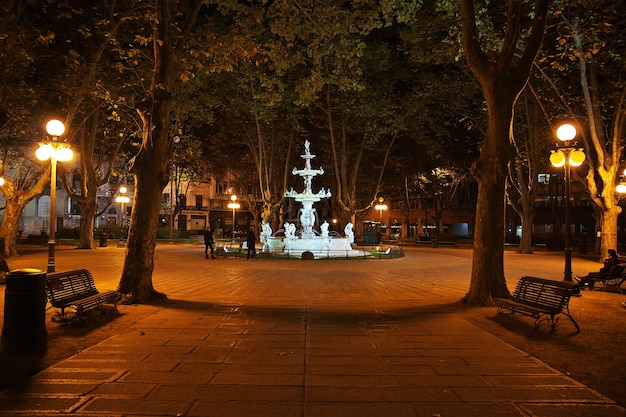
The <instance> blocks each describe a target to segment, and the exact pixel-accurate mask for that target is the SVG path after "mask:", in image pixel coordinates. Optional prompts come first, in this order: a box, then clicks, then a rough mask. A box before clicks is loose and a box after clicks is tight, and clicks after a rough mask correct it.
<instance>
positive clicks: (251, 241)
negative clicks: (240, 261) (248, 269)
mask: <svg viewBox="0 0 626 417" xmlns="http://www.w3.org/2000/svg"><path fill="white" fill-rule="evenodd" d="M255 244H256V236H255V234H254V227H251V228H250V230H248V236H247V237H246V245H247V246H248V256H247V259H248V260H250V259H255V256H256V248H255Z"/></svg>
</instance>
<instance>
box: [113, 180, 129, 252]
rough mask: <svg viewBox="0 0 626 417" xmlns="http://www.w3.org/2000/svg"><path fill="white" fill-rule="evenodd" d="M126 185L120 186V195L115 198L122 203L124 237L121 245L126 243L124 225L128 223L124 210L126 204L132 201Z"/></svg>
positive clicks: (121, 221) (121, 222)
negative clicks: (127, 193)
mask: <svg viewBox="0 0 626 417" xmlns="http://www.w3.org/2000/svg"><path fill="white" fill-rule="evenodd" d="M126 191H128V190H127V189H126V187H124V186H121V187H120V195H118V196H117V197H116V198H115V201H116V202H117V203H119V204H121V205H122V218H121V220H120V224H121V225H122V238H121V239H120V243H119V246H124V245H125V240H126V233H125V232H124V226H125V225H126V221H125V220H126V211H125V210H124V204H127V203H130V197H128V196H127V195H126Z"/></svg>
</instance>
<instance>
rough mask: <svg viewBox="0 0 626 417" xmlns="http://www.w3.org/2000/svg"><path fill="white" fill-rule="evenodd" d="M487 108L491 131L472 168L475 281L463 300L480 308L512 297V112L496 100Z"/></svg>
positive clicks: (472, 279) (473, 268) (488, 131)
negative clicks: (507, 223)
mask: <svg viewBox="0 0 626 417" xmlns="http://www.w3.org/2000/svg"><path fill="white" fill-rule="evenodd" d="M494 97H497V95H494ZM492 100H493V99H492ZM488 102H489V99H488ZM488 107H489V109H490V113H491V114H490V117H489V119H490V120H489V127H488V129H487V134H486V136H485V138H484V139H483V143H482V146H481V155H480V158H479V159H478V161H477V162H476V164H475V165H474V167H473V168H474V175H475V176H476V179H477V181H478V197H477V204H476V226H475V230H474V251H473V257H472V277H471V280H470V288H469V291H468V292H467V294H466V295H465V297H464V298H463V301H464V302H465V303H468V304H480V305H489V304H491V302H492V299H493V298H495V297H508V296H509V290H508V289H507V286H506V280H505V279H504V238H505V228H504V218H505V209H506V197H505V187H506V176H507V165H508V161H510V160H511V156H512V151H513V149H512V147H511V145H510V143H509V142H508V137H509V126H510V120H511V117H512V112H513V110H512V106H509V105H507V104H506V102H505V103H499V102H497V101H496V100H493V101H492V103H491V104H490V105H489V104H488ZM503 138H504V140H503ZM507 145H508V146H507Z"/></svg>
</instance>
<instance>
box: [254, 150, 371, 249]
mask: <svg viewBox="0 0 626 417" xmlns="http://www.w3.org/2000/svg"><path fill="white" fill-rule="evenodd" d="M309 146H310V143H309V141H308V140H307V141H305V142H304V155H300V157H301V158H302V159H304V161H305V164H304V169H297V168H294V169H293V171H292V174H293V175H298V176H300V177H302V178H303V180H304V191H303V192H301V193H298V192H296V191H295V190H294V189H293V187H292V188H291V189H290V190H288V191H286V192H285V197H287V198H293V199H294V200H295V201H297V202H298V203H301V204H302V208H301V209H300V211H299V214H300V216H299V220H300V227H299V228H298V226H297V225H296V224H295V223H289V222H286V223H285V224H284V225H283V229H282V231H283V232H284V237H282V236H274V235H272V229H271V227H270V226H269V224H267V223H265V222H264V223H263V224H262V225H261V234H260V235H261V243H262V244H263V250H264V251H269V252H272V253H286V254H288V255H290V256H292V255H297V256H299V255H301V254H302V253H303V252H311V253H313V255H315V256H323V257H326V256H344V257H345V256H363V251H360V250H354V249H352V243H354V232H353V231H352V227H353V226H352V223H348V224H347V225H346V227H345V229H344V233H345V236H344V237H341V236H339V235H338V234H337V235H336V236H334V235H331V234H330V233H329V231H328V227H329V225H328V223H327V222H326V221H324V222H323V223H322V224H321V225H320V230H319V232H318V231H316V230H314V229H313V226H314V225H315V217H316V215H315V209H314V208H313V203H317V202H318V201H320V200H321V199H323V198H330V196H331V193H330V190H325V189H324V188H323V187H322V189H321V190H320V191H318V192H317V193H314V192H313V188H312V181H313V178H314V177H315V176H317V175H322V174H324V169H323V168H321V167H320V168H319V169H313V168H311V159H313V158H315V155H312V154H311V151H310V149H309ZM279 232H280V231H279Z"/></svg>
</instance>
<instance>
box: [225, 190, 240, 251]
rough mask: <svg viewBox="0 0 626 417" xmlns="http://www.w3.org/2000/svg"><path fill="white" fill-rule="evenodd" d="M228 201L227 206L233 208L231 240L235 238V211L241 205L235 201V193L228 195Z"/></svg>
mask: <svg viewBox="0 0 626 417" xmlns="http://www.w3.org/2000/svg"><path fill="white" fill-rule="evenodd" d="M230 201H231V202H230V203H228V208H229V209H233V240H235V211H236V210H237V209H238V208H239V207H241V206H240V205H239V203H238V202H237V196H236V195H235V194H233V195H231V196H230Z"/></svg>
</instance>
